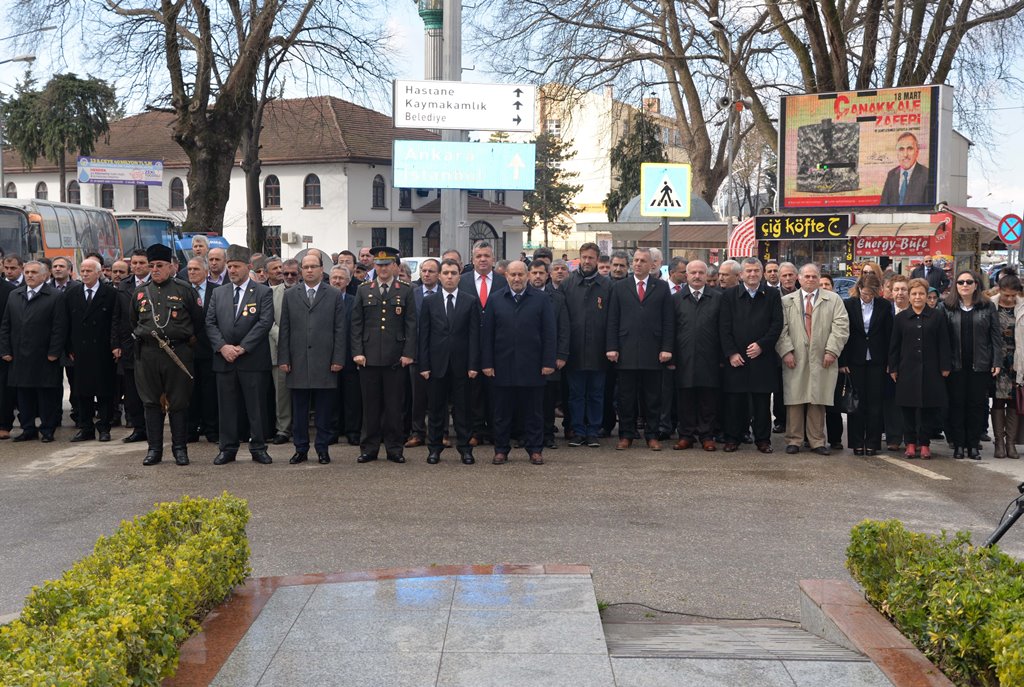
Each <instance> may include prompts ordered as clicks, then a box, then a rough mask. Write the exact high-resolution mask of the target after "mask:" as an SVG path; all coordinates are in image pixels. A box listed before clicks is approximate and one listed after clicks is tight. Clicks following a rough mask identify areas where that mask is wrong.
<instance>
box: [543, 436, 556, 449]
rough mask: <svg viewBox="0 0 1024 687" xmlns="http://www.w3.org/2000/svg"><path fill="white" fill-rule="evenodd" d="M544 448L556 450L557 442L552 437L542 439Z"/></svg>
mask: <svg viewBox="0 0 1024 687" xmlns="http://www.w3.org/2000/svg"><path fill="white" fill-rule="evenodd" d="M544 448H558V442H557V441H555V438H554V437H547V438H546V439H544Z"/></svg>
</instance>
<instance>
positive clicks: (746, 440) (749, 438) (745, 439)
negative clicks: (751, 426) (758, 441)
mask: <svg viewBox="0 0 1024 687" xmlns="http://www.w3.org/2000/svg"><path fill="white" fill-rule="evenodd" d="M743 443H744V444H752V443H754V436H753V435H752V434H744V435H743Z"/></svg>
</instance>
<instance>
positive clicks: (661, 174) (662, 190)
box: [640, 162, 690, 217]
mask: <svg viewBox="0 0 1024 687" xmlns="http://www.w3.org/2000/svg"><path fill="white" fill-rule="evenodd" d="M640 214H641V215H643V216H644V217H689V216H690V165H687V164H676V163H671V162H645V163H643V164H642V165H640Z"/></svg>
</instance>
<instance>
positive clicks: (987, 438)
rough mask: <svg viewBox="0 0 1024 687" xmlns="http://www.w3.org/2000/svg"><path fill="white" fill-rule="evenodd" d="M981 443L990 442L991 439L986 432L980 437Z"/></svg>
mask: <svg viewBox="0 0 1024 687" xmlns="http://www.w3.org/2000/svg"><path fill="white" fill-rule="evenodd" d="M981 441H992V437H991V436H989V433H988V432H985V433H984V434H982V435H981ZM979 450H980V449H979Z"/></svg>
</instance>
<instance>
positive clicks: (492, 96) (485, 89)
mask: <svg viewBox="0 0 1024 687" xmlns="http://www.w3.org/2000/svg"><path fill="white" fill-rule="evenodd" d="M392 103H393V104H394V106H393V113H394V118H395V127H397V128H405V129H410V128H419V129H458V130H462V131H533V129H534V124H535V122H534V110H535V108H536V103H537V88H536V87H535V86H528V85H526V84H499V83H466V82H465V81H403V80H397V81H395V92H394V98H393V100H392Z"/></svg>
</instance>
